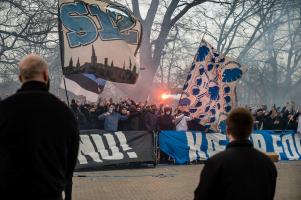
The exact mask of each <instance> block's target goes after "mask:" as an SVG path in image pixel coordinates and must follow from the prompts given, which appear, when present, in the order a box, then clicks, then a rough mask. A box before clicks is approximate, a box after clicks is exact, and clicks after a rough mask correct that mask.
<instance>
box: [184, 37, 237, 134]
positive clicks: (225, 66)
mask: <svg viewBox="0 0 301 200" xmlns="http://www.w3.org/2000/svg"><path fill="white" fill-rule="evenodd" d="M242 74H243V70H242V68H241V65H240V64H239V63H237V62H235V61H233V60H230V59H229V58H227V57H225V56H224V55H221V54H219V53H217V51H216V50H215V49H214V48H213V47H212V46H211V45H210V44H209V43H208V42H206V41H205V40H202V42H201V44H200V47H199V49H198V52H197V54H196V55H195V58H194V61H193V63H192V66H191V69H190V72H189V74H188V76H187V80H186V83H185V84H184V87H183V93H182V96H181V98H180V101H179V107H180V108H181V109H183V110H186V111H188V112H190V114H191V116H193V117H195V118H197V119H199V120H200V124H202V125H205V126H207V127H208V128H211V129H213V130H216V129H217V128H216V127H217V125H218V124H219V122H221V121H223V120H225V118H226V116H227V114H228V113H229V112H230V111H231V110H232V108H234V107H235V106H236V105H237V97H236V83H237V81H238V79H240V78H241V77H242Z"/></svg>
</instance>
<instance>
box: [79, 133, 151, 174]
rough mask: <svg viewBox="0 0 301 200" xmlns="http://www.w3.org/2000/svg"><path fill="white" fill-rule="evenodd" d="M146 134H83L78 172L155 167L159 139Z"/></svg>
mask: <svg viewBox="0 0 301 200" xmlns="http://www.w3.org/2000/svg"><path fill="white" fill-rule="evenodd" d="M154 136H155V135H154V134H153V133H150V132H147V131H122V132H121V131H118V132H107V131H102V130H86V131H80V145H79V154H78V161H77V165H76V170H79V169H88V168H95V167H101V166H107V165H115V164H124V163H141V162H143V163H148V162H149V163H153V164H154V165H155V164H156V149H157V148H156V146H157V144H156V141H157V140H156V139H155V138H154Z"/></svg>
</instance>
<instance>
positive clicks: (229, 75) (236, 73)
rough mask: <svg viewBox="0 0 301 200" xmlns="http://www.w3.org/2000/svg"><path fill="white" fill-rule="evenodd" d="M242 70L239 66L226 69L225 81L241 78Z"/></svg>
mask: <svg viewBox="0 0 301 200" xmlns="http://www.w3.org/2000/svg"><path fill="white" fill-rule="evenodd" d="M241 76H242V71H241V69H239V68H233V69H225V71H224V73H223V82H226V83H229V82H233V81H236V80H238V79H240V78H241Z"/></svg>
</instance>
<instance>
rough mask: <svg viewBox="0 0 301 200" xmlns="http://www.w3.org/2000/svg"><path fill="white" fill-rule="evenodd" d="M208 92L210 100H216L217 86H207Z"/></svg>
mask: <svg viewBox="0 0 301 200" xmlns="http://www.w3.org/2000/svg"><path fill="white" fill-rule="evenodd" d="M208 92H209V95H210V99H211V100H218V92H219V87H218V86H213V87H209V91H208Z"/></svg>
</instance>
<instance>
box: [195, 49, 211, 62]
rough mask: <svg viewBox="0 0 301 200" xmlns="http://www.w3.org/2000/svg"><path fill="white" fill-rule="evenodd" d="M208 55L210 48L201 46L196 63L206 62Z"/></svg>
mask: <svg viewBox="0 0 301 200" xmlns="http://www.w3.org/2000/svg"><path fill="white" fill-rule="evenodd" d="M208 53H209V48H208V47H206V46H201V47H200V48H199V50H198V55H197V58H196V62H200V61H203V60H205V58H206V56H207V55H208Z"/></svg>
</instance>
